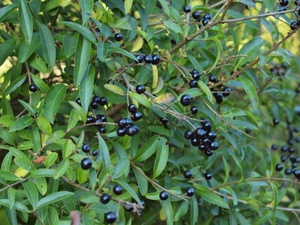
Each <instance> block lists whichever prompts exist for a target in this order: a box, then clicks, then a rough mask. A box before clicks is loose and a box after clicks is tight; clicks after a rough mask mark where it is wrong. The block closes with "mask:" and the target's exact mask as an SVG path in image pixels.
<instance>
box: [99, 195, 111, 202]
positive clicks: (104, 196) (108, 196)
mask: <svg viewBox="0 0 300 225" xmlns="http://www.w3.org/2000/svg"><path fill="white" fill-rule="evenodd" d="M109 201H110V195H108V194H103V195H101V197H100V202H101V203H102V204H107V203H109Z"/></svg>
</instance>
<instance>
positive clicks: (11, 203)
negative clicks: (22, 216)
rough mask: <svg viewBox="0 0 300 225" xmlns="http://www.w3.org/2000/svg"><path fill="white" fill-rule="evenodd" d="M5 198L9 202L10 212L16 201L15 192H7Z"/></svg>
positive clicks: (9, 190)
mask: <svg viewBox="0 0 300 225" xmlns="http://www.w3.org/2000/svg"><path fill="white" fill-rule="evenodd" d="M7 197H8V200H9V209H10V210H12V209H13V207H14V204H15V200H16V191H15V190H14V189H13V188H9V189H8V190H7Z"/></svg>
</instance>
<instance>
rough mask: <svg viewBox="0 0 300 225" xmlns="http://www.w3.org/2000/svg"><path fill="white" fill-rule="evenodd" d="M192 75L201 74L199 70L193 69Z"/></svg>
mask: <svg viewBox="0 0 300 225" xmlns="http://www.w3.org/2000/svg"><path fill="white" fill-rule="evenodd" d="M191 74H192V75H193V74H200V72H199V70H197V69H193V70H192V71H191Z"/></svg>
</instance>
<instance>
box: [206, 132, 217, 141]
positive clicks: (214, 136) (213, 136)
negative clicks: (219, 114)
mask: <svg viewBox="0 0 300 225" xmlns="http://www.w3.org/2000/svg"><path fill="white" fill-rule="evenodd" d="M207 138H208V139H209V140H211V141H214V140H215V139H216V138H217V134H216V132H214V131H212V130H211V131H209V132H208V133H207Z"/></svg>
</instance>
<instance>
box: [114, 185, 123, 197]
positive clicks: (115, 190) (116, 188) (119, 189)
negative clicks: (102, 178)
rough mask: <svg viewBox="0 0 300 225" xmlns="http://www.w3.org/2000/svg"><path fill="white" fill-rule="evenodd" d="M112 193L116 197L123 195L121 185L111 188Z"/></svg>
mask: <svg viewBox="0 0 300 225" xmlns="http://www.w3.org/2000/svg"><path fill="white" fill-rule="evenodd" d="M113 192H114V193H115V194H116V195H120V194H122V193H123V187H122V186H121V185H118V184H117V185H115V186H114V187H113Z"/></svg>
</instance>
